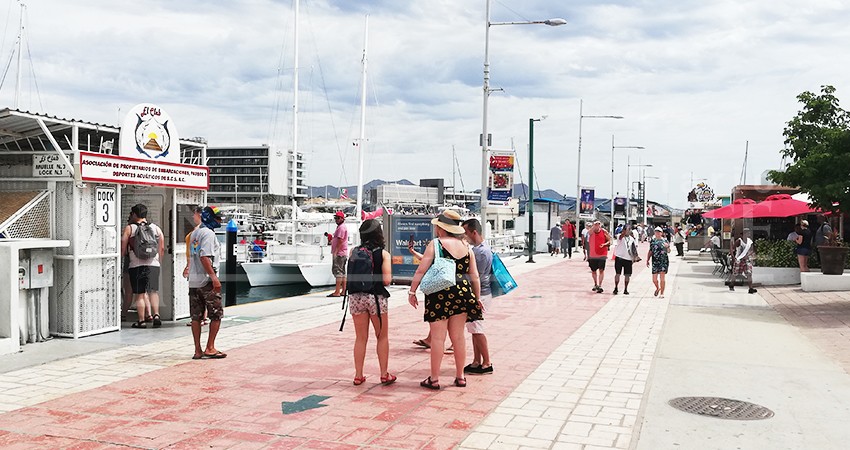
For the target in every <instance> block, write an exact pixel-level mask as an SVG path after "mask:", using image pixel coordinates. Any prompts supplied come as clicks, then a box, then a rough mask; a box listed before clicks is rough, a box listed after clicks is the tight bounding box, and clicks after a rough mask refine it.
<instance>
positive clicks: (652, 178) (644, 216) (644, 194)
mask: <svg viewBox="0 0 850 450" xmlns="http://www.w3.org/2000/svg"><path fill="white" fill-rule="evenodd" d="M642 172H643V225H644V226H646V219H647V216H646V207H647V203H646V180H657V179H659V178H660V177H648V176H646V169H644V170H643V171H642Z"/></svg>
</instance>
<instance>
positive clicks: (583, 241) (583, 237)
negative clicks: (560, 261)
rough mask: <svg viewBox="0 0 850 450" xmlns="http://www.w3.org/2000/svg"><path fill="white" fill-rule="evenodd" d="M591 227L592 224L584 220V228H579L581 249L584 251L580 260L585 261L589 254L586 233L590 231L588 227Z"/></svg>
mask: <svg viewBox="0 0 850 450" xmlns="http://www.w3.org/2000/svg"><path fill="white" fill-rule="evenodd" d="M591 227H593V224H592V223H590V222H586V223H585V224H584V229H583V230H581V249H582V252H584V259H582V261H587V258H588V256H589V254H588V251H587V234H588V233H590V228H591Z"/></svg>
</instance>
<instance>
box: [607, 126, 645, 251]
mask: <svg viewBox="0 0 850 450" xmlns="http://www.w3.org/2000/svg"><path fill="white" fill-rule="evenodd" d="M617 148H626V149H628V148H631V149H635V150H643V149H644V148H646V147H641V146H639V145H614V135H613V134H612V135H611V205H610V206H611V222H610V223H609V224H608V231H609V232H610V233H611V235H613V234H614V149H617ZM627 194H628V193H627ZM627 197H628V195H627ZM626 203H627V204H628V202H626Z"/></svg>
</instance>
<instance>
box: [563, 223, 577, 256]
mask: <svg viewBox="0 0 850 450" xmlns="http://www.w3.org/2000/svg"><path fill="white" fill-rule="evenodd" d="M561 232H562V234H563V237H562V238H561V253H563V254H564V258H567V257H569V258H570V259H572V258H573V247H575V245H576V226H575V223H573V221H570V220H564V225H562V226H561Z"/></svg>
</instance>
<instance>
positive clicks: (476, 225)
mask: <svg viewBox="0 0 850 450" xmlns="http://www.w3.org/2000/svg"><path fill="white" fill-rule="evenodd" d="M463 229H464V232H465V234H466V240H467V241H468V242H469V243H470V245H472V254H473V255H475V266H476V268H477V269H478V278H479V280H480V284H481V289H480V293H481V296H480V297H479V301H480V302H481V320H473V321H470V322H466V331H469V333H470V334H471V335H472V362H471V363H469V364H468V365H467V366H465V367H464V368H463V372H464V373H472V374H479V375H483V374H489V373H493V364H492V363H491V362H490V348H489V346H488V345H487V335H485V334H484V313H486V312H487V311H490V306H491V301H492V299H493V297H492V295H491V293H490V273H491V271H492V269H493V250H491V249H490V246H489V245H487V243H486V242H484V236H482V235H481V231H482V228H481V222H479V221H478V219H469V220H466V221H465V222H463Z"/></svg>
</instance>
